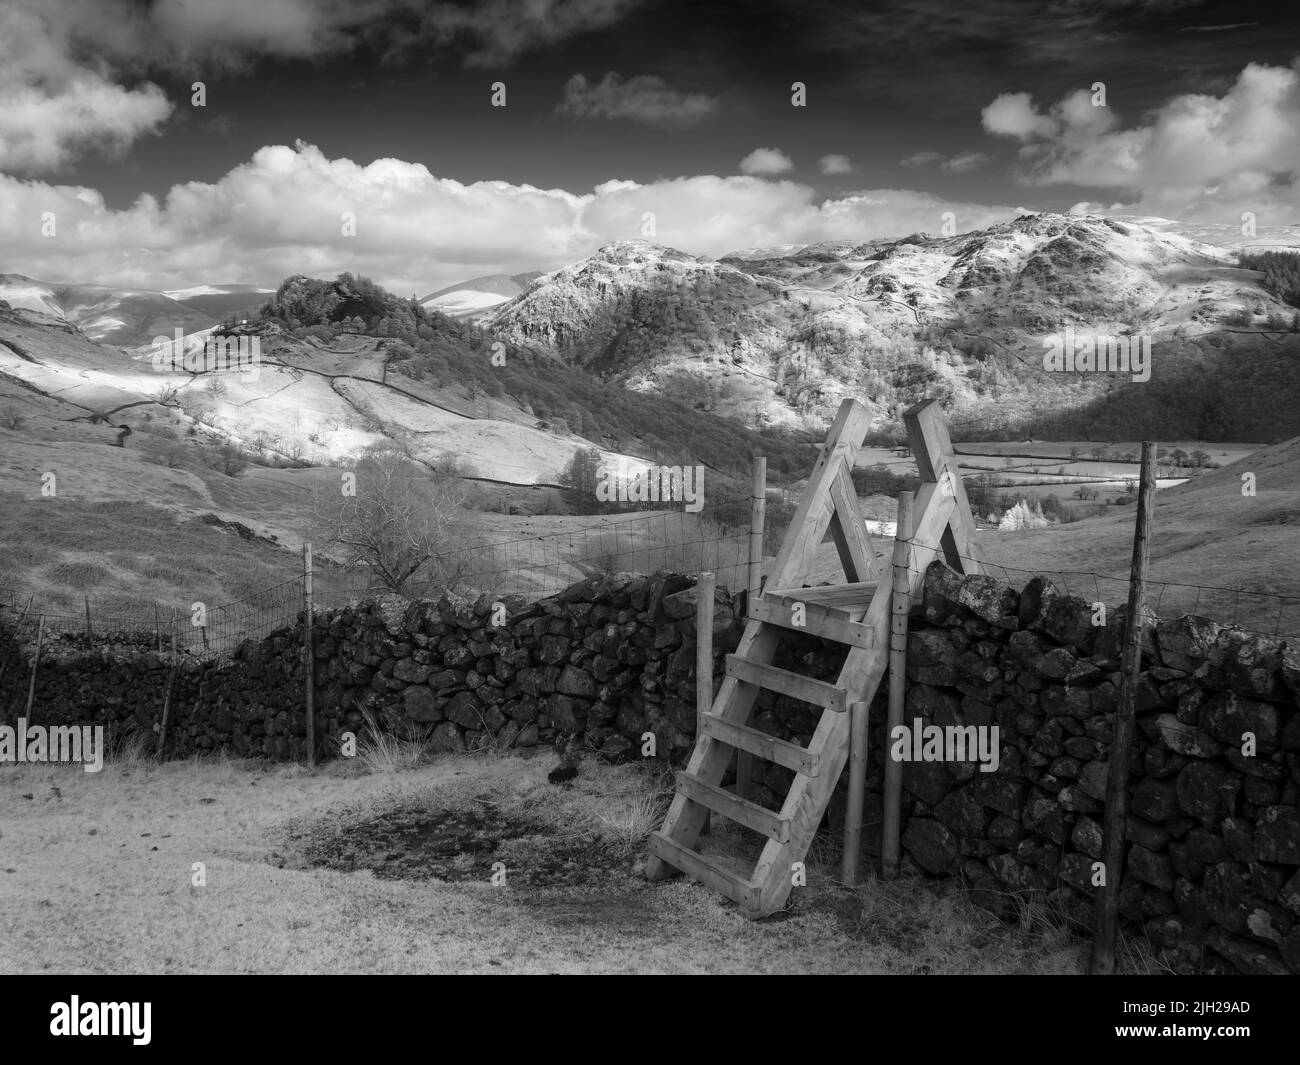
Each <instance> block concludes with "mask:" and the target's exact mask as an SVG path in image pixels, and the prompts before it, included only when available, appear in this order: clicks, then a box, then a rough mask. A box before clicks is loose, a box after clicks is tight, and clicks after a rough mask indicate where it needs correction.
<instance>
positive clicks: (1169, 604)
mask: <svg viewBox="0 0 1300 1065" xmlns="http://www.w3.org/2000/svg"><path fill="white" fill-rule="evenodd" d="M958 557H959V558H961V559H963V560H965V561H968V562H978V563H979V564H981V565H983V567H984V570H985V572H986V573H988V574H989V575H990V576H992V577H996V578H998V579H999V580H1002V581H1003V582H1004V583H1006V584H1008V585H1010V586H1011V587H1012V588H1016V589H1023V588H1024V586H1025V585H1026V584H1028V583H1029V581H1030V580H1031V579H1032V578H1034V577H1044V578H1046V579H1047V580H1050V581H1051V582H1052V583H1053V584H1054V585H1056V587H1057V588H1059V589H1060V590H1061V591H1062V592H1064V593H1065V594H1066V595H1075V596H1079V597H1080V598H1082V599H1086V600H1088V601H1089V602H1093V603H1105V604H1106V606H1107V612H1108V614H1110V615H1111V616H1114V614H1115V611H1116V610H1119V611H1120V612H1121V613H1122V612H1123V610H1124V609H1125V607H1126V604H1127V603H1128V596H1129V585H1130V583H1131V580H1130V578H1129V577H1128V576H1118V577H1117V576H1114V575H1113V574H1106V573H1096V572H1094V571H1092V570H1049V569H1042V568H1037V569H1032V570H1031V569H1021V568H1018V567H1016V566H1006V565H1003V564H1001V563H998V562H990V561H989V560H988V559H979V560H977V559H972V558H969V557H968V556H966V555H958ZM1144 583H1145V586H1146V610H1147V612H1148V613H1150V614H1153V615H1155V616H1156V617H1158V618H1173V617H1178V616H1180V615H1183V614H1199V615H1201V616H1204V617H1207V618H1209V619H1211V620H1212V621H1215V622H1217V623H1218V624H1220V625H1224V626H1231V627H1234V628H1238V629H1240V630H1241V631H1243V632H1247V633H1252V634H1254V635H1257V636H1274V637H1280V638H1287V639H1300V596H1294V595H1283V594H1282V593H1280V592H1273V591H1268V590H1265V589H1248V588H1226V587H1223V586H1219V585H1210V584H1187V583H1182V582H1178V581H1159V580H1152V579H1151V578H1150V577H1148V578H1147V579H1146V581H1145V582H1144Z"/></svg>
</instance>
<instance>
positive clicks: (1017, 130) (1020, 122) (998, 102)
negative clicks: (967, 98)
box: [980, 92, 1055, 141]
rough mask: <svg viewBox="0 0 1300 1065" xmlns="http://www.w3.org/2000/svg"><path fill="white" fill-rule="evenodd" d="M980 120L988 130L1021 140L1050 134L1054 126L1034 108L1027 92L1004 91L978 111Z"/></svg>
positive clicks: (1050, 120)
mask: <svg viewBox="0 0 1300 1065" xmlns="http://www.w3.org/2000/svg"><path fill="white" fill-rule="evenodd" d="M980 120H981V122H982V123H983V125H984V128H985V129H986V130H988V132H990V133H994V134H997V135H998V136H1002V137H1015V138H1016V139H1017V140H1022V141H1024V140H1029V139H1030V138H1031V137H1036V136H1043V137H1045V136H1050V135H1051V133H1052V131H1053V129H1054V128H1055V125H1054V123H1053V121H1052V119H1050V118H1049V117H1048V116H1046V115H1040V114H1039V113H1038V112H1037V111H1036V110H1034V104H1033V100H1032V98H1031V97H1030V95H1029V93H1027V92H1004V93H1003V94H1002V95H1001V96H999V97H998V98H997V99H995V100H994V101H993V102H992V103H991V104H989V105H988V106H987V107H986V108H984V110H983V111H981V112H980Z"/></svg>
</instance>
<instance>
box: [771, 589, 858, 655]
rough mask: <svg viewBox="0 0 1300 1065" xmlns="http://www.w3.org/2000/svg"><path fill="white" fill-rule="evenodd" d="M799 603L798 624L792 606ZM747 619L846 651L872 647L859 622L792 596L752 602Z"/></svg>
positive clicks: (840, 612) (839, 612)
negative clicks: (816, 638) (841, 645)
mask: <svg viewBox="0 0 1300 1065" xmlns="http://www.w3.org/2000/svg"><path fill="white" fill-rule="evenodd" d="M800 602H803V604H804V609H803V619H802V624H800V623H798V622H796V621H795V620H794V617H795V604H796V603H800ZM749 616H750V617H751V618H754V619H755V620H757V621H763V622H766V623H767V624H769V625H779V626H780V627H781V628H783V629H791V630H793V631H794V632H806V633H809V634H811V635H813V636H820V637H822V639H825V640H834V641H835V642H836V643H844V644H848V645H849V646H850V647H863V648H871V647H873V646H874V645H875V636H874V634H873V633H872V631H871V630H870V629H869V628H868V627H867V626H866V625H864V624H863V623H862V622H860V621H853V620H851V619H850V618H849V616H848V615H847V614H846V613H844V612H843V611H839V610H828V609H826V608H825V607H822V606H819V605H817V604H816V603H809V602H805V601H803V600H800V599H799V597H798V596H795V595H782V596H780V597H779V598H775V599H773V598H770V597H768V596H764V597H763V598H762V599H755V600H754V601H753V603H751V604H750V606H749Z"/></svg>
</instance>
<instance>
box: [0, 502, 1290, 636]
mask: <svg viewBox="0 0 1300 1065" xmlns="http://www.w3.org/2000/svg"><path fill="white" fill-rule="evenodd" d="M536 520H537V522H538V524H539V525H542V526H543V527H545V524H560V525H561V526H563V527H562V528H560V529H558V530H553V531H547V532H541V531H539V532H538V533H536V534H524V535H520V534H518V533H515V534H514V535H508V534H507V535H502V536H500V537H499V538H496V539H493V538H491V536H490V534H484V533H483V531H482V530H479V531H478V534H477V535H474V536H472V537H469V536H467V537H466V539H465V541H464V543H463V544H462V545H457V546H454V547H452V548H451V549H449V550H447V551H444V552H442V553H440V554H438V555H437V556H435V557H434V558H432V559H431V560H430V561H429V563H428V564H427V565H426V566H425V571H426V572H427V574H428V576H427V578H424V579H421V580H418V581H411V582H409V584H408V585H407V586H405V587H404V588H403V593H404V594H407V595H409V596H411V597H415V598H418V597H428V598H437V597H438V596H439V595H441V594H442V593H443V592H444V591H447V590H451V591H455V592H459V593H462V594H464V593H467V592H490V593H492V594H495V595H509V594H514V595H522V596H525V597H527V598H529V599H540V598H544V597H546V596H548V595H553V594H555V593H557V592H559V591H562V590H563V589H565V588H567V587H569V586H570V585H572V584H573V583H575V582H577V581H580V580H582V579H584V578H586V577H592V576H598V575H601V574H605V573H614V572H620V571H625V572H634V573H661V572H676V573H687V574H694V573H700V572H704V571H710V572H713V573H715V574H716V575H717V580H718V584H719V585H721V586H722V587H724V588H727V589H730V590H732V591H739V590H740V589H742V588H744V587H745V586H746V584H747V583H748V567H749V552H750V544H749V531H750V530H749V525H748V523H747V522H746V523H745V524H743V525H739V526H737V525H726V524H724V523H721V522H719V521H718V520H717V519H716V517H714V516H711V515H709V514H708V513H692V512H689V511H649V512H647V511H632V512H624V513H612V514H604V515H590V516H586V517H581V518H578V517H559V518H547V519H536ZM877 524H878V525H879V527H878V528H875V529H874V531H875V532H876V533H878V534H881V535H885V536H892V533H893V529H892V528H890V527H889V525H890V523H877ZM764 531H765V541H766V546H765V553H767V554H771V553H772V551H774V549H775V546H776V545H777V544H778V543H779V541H780V537H781V535H782V533H783V532H784V529H783V528H782V527H781V524H780V523H771V524H769V525H768V526H767V528H765V530H764ZM969 561H975V560H969ZM980 561H981V562H982V564H983V565H984V567H985V571H986V572H988V573H990V574H991V575H993V576H996V577H999V578H1000V579H1001V580H1003V581H1004V582H1005V583H1007V584H1008V585H1010V586H1012V587H1013V588H1016V589H1017V590H1019V589H1022V588H1023V587H1024V586H1025V584H1027V583H1028V581H1029V580H1030V579H1032V578H1033V577H1046V578H1047V579H1049V580H1051V581H1052V582H1053V583H1054V584H1055V585H1056V586H1057V587H1058V588H1059V589H1060V590H1061V591H1063V592H1065V593H1066V594H1067V595H1076V596H1080V597H1082V598H1084V599H1086V600H1088V601H1090V602H1101V603H1105V604H1107V609H1108V612H1109V613H1113V611H1115V610H1121V611H1122V609H1123V608H1124V605H1125V604H1126V602H1127V599H1128V594H1129V577H1128V576H1127V575H1124V576H1115V575H1113V574H1106V573H1099V572H1096V571H1091V570H1046V569H1042V568H1035V569H1025V568H1021V567H1016V566H1010V565H1003V564H1000V563H996V562H990V561H987V560H980ZM386 590H388V589H387V586H386V585H385V583H384V582H383V581H380V580H377V579H376V578H375V576H374V574H373V573H372V572H371V571H369V570H366V569H365V568H358V567H352V568H345V567H342V566H339V565H337V564H335V563H332V562H331V561H330V560H329V559H328V558H325V557H322V556H320V555H317V558H316V566H315V568H314V570H313V595H312V600H313V605H314V608H315V609H316V610H322V609H331V608H336V607H339V606H342V605H344V604H346V603H348V602H350V601H355V600H358V599H360V598H362V597H364V596H367V595H372V594H375V593H379V592H383V591H386ZM304 605H305V598H304V578H303V575H302V574H295V575H294V576H292V577H289V578H288V579H285V580H283V581H281V582H279V583H277V584H274V585H271V586H270V587H267V588H262V589H259V590H257V591H256V592H254V593H253V594H251V595H248V596H245V597H242V598H240V599H235V600H230V601H226V602H220V603H204V602H181V603H172V604H165V605H162V606H156V607H153V608H152V609H150V608H148V607H144V606H142V607H141V608H140V609H137V610H130V609H128V610H125V611H123V610H111V611H106V610H102V609H100V608H98V607H96V605H95V604H94V601H93V600H90V599H87V600H86V601H85V606H84V609H83V610H82V611H70V610H67V609H66V607H65V608H63V609H61V610H60V609H51V606H50V604H46V603H42V602H41V601H40V599H39V593H38V594H32V593H31V592H30V591H24V590H18V589H0V624H3V625H5V627H7V628H13V627H14V626H16V625H17V624H18V623H19V622H20V621H21V622H22V625H23V629H24V637H25V638H31V637H32V636H33V635H34V632H35V630H36V628H37V627H38V626H40V627H42V628H43V631H44V633H45V636H46V638H47V639H58V640H59V641H61V642H62V643H65V644H70V645H73V646H77V645H79V644H81V645H85V646H87V647H90V646H94V647H102V646H104V645H105V644H106V643H115V644H120V645H122V646H130V647H133V648H138V649H149V648H153V649H155V650H157V651H159V652H170V651H173V650H174V651H176V652H178V653H181V654H188V655H193V656H197V657H212V656H228V655H230V654H231V653H232V652H233V651H234V650H235V649H236V648H237V647H238V646H239V645H240V644H241V643H243V642H244V641H247V640H254V641H259V640H263V639H266V638H267V637H269V636H271V635H272V634H273V633H275V632H276V631H279V630H282V629H285V628H288V627H291V626H293V625H295V624H297V623H299V622H300V620H301V616H302V612H303V609H304ZM1147 609H1148V610H1149V611H1150V612H1151V613H1153V614H1155V615H1156V616H1158V617H1175V616H1178V615H1179V614H1201V615H1204V616H1207V617H1209V618H1211V619H1212V620H1214V621H1216V622H1218V623H1219V624H1222V625H1231V626H1235V627H1237V628H1239V629H1241V630H1242V631H1244V632H1248V633H1254V634H1259V635H1266V636H1274V637H1287V638H1293V639H1295V638H1300V596H1294V595H1286V594H1283V593H1279V592H1273V591H1268V590H1262V589H1245V588H1228V587H1222V586H1215V585H1202V584H1191V583H1185V582H1176V581H1159V580H1150V579H1148V581H1147Z"/></svg>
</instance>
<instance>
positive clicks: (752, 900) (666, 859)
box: [650, 798, 759, 909]
mask: <svg viewBox="0 0 1300 1065" xmlns="http://www.w3.org/2000/svg"><path fill="white" fill-rule="evenodd" d="M683 801H685V799H684V798H683ZM650 854H651V857H652V858H653V860H655V861H657V862H659V863H661V864H663V865H666V866H671V867H672V868H674V869H680V870H681V871H682V872H683V873H685V874H687V876H689V877H691V879H693V880H698V881H699V882H700V883H701V884H704V885H705V886H707V887H710V888H712V889H713V890H714V891H716V892H717V893H718V894H719V895H725V896H726V897H727V898H729V899H731V900H732V901H734V902H738V903H740V905H741V906H744V907H746V909H749V908H752V907H753V906H755V905H756V904H757V902H758V895H759V893H758V888H757V887H756V885H755V884H754V883H753V882H752V881H750V880H744V879H742V878H741V877H739V876H737V875H736V874H735V873H732V872H728V871H727V870H726V869H723V868H722V867H721V866H719V865H717V864H715V863H714V862H711V861H709V859H708V858H706V857H704V855H702V854H699V853H698V852H696V851H693V850H691V848H689V847H683V846H682V845H681V844H680V843H678V842H677V841H676V840H674V839H672V838H670V837H669V836H667V835H666V834H665V833H664V832H663V831H658V832H651V833H650ZM655 879H662V878H661V877H656V878H655Z"/></svg>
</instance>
